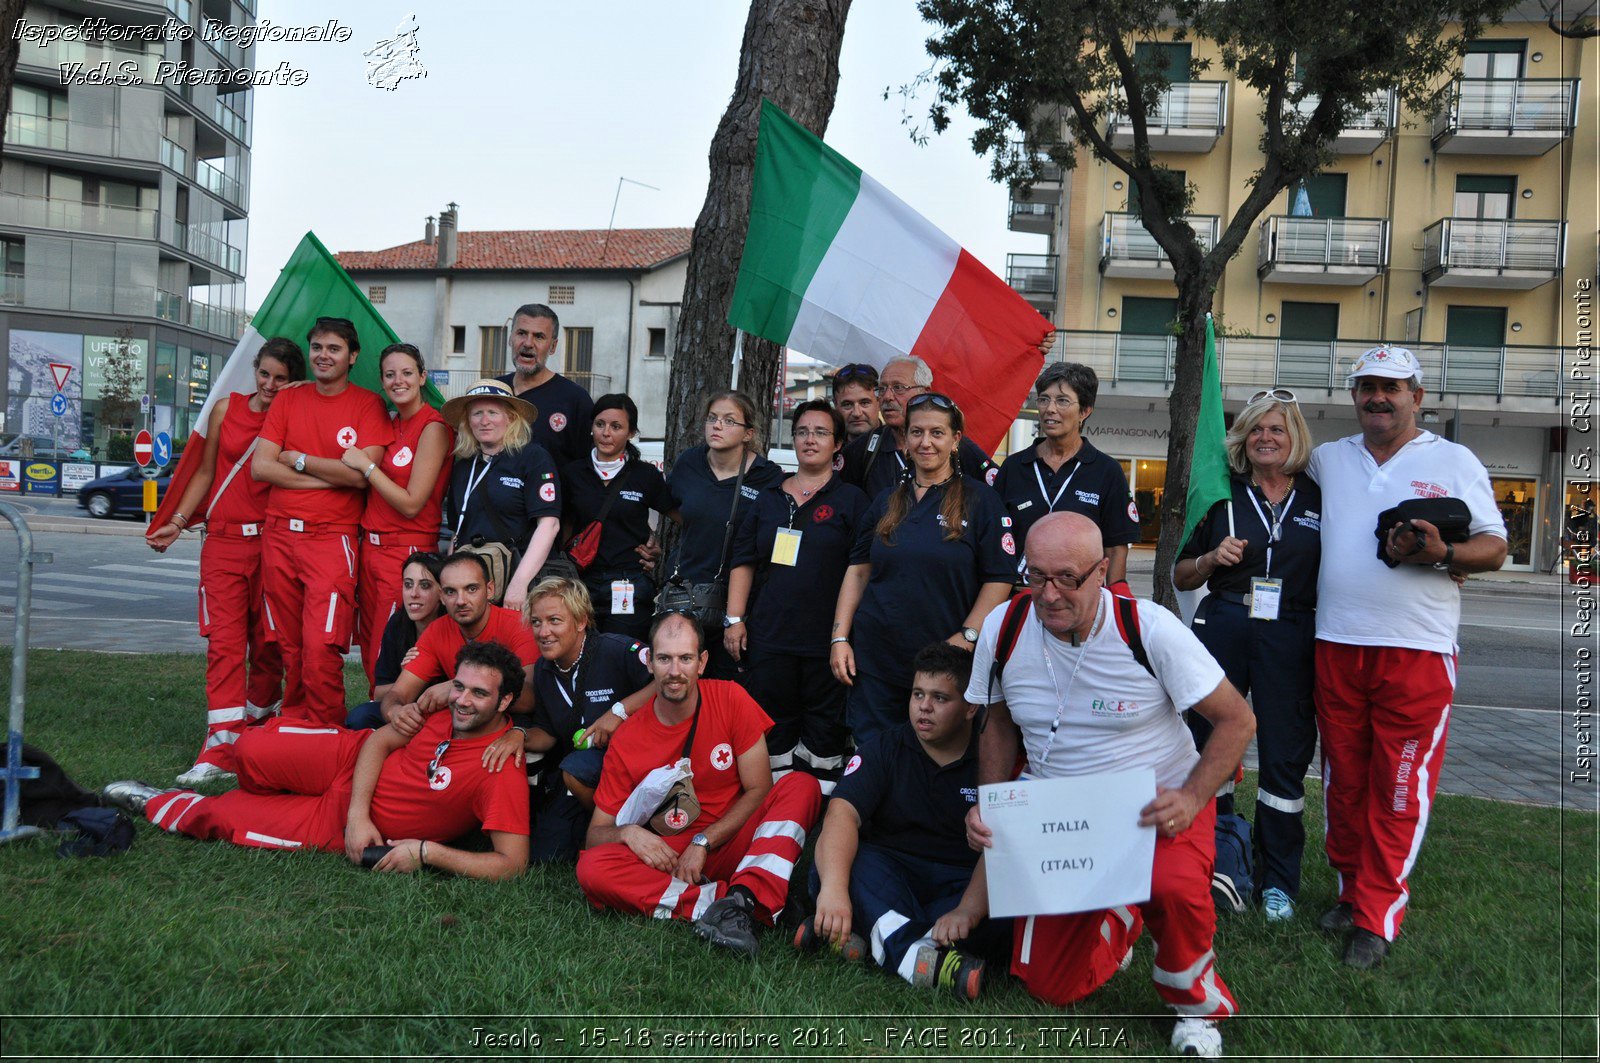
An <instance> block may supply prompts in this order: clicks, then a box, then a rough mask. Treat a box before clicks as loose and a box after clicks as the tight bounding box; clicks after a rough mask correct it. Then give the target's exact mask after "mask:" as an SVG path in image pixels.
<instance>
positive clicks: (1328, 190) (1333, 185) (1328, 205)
mask: <svg viewBox="0 0 1600 1063" xmlns="http://www.w3.org/2000/svg"><path fill="white" fill-rule="evenodd" d="M1349 180H1350V175H1349V174H1343V173H1319V174H1315V175H1314V176H1311V177H1308V178H1306V181H1305V185H1306V199H1307V200H1309V201H1310V203H1311V215H1312V217H1315V218H1342V217H1344V200H1345V188H1346V186H1347V185H1348V183H1349ZM1298 198H1299V196H1298V194H1297V193H1296V192H1295V191H1294V190H1292V189H1291V190H1290V192H1289V213H1290V214H1293V213H1294V212H1295V211H1294V204H1295V200H1296V199H1298Z"/></svg>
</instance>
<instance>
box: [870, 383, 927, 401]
mask: <svg viewBox="0 0 1600 1063" xmlns="http://www.w3.org/2000/svg"><path fill="white" fill-rule="evenodd" d="M924 390H926V389H925V388H924V387H923V386H922V385H921V384H885V385H883V386H882V387H878V388H873V389H872V391H873V394H875V395H877V396H878V398H880V399H881V398H883V397H884V396H885V395H888V394H891V393H892V394H893V395H894V397H895V398H897V399H898V398H900V397H902V396H903V395H905V393H906V392H908V391H924Z"/></svg>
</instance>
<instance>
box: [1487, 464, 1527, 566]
mask: <svg viewBox="0 0 1600 1063" xmlns="http://www.w3.org/2000/svg"><path fill="white" fill-rule="evenodd" d="M1490 483H1491V484H1492V485H1493V487H1494V500H1495V504H1496V505H1498V506H1499V507H1500V519H1501V520H1503V521H1505V522H1506V564H1508V565H1528V564H1532V563H1533V521H1534V514H1535V513H1536V512H1537V509H1538V506H1537V502H1538V489H1539V485H1538V483H1536V482H1535V481H1533V480H1513V479H1508V478H1502V477H1498V476H1496V477H1491V478H1490Z"/></svg>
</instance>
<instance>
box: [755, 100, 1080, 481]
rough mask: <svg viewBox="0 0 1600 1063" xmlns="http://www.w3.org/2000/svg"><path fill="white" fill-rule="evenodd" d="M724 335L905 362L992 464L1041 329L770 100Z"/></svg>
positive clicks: (978, 268) (1000, 287)
mask: <svg viewBox="0 0 1600 1063" xmlns="http://www.w3.org/2000/svg"><path fill="white" fill-rule="evenodd" d="M728 323H729V324H731V325H733V326H734V327H735V328H738V329H743V330H744V331H745V332H749V333H753V334H754V335H757V336H762V337H765V338H766V339H769V340H772V341H773V342H774V343H781V344H783V345H784V346H786V347H789V348H791V349H793V350H796V351H799V352H800V353H802V354H806V355H809V356H811V357H812V358H816V359H819V360H821V361H824V362H828V363H831V364H833V365H844V364H846V363H848V362H867V363H870V364H872V365H876V366H880V367H881V366H882V365H883V364H884V363H885V362H887V361H888V360H889V359H890V358H892V357H894V356H895V355H897V354H914V355H916V356H917V357H919V358H922V359H923V360H925V361H926V362H927V363H928V364H929V365H930V366H932V368H933V374H934V385H935V387H936V388H937V389H938V390H940V391H943V392H946V393H947V394H949V395H950V396H951V397H952V398H954V399H955V400H956V402H957V403H959V404H960V406H961V410H962V413H963V414H964V415H965V417H966V423H967V434H968V435H969V436H971V437H972V438H973V439H974V440H975V441H976V442H977V443H978V444H979V445H980V446H982V447H984V448H985V449H987V450H993V449H994V448H995V447H996V446H997V445H998V444H999V443H1000V441H1001V439H1002V438H1004V436H1005V434H1006V431H1007V430H1008V429H1009V428H1010V427H1011V422H1012V421H1013V420H1015V419H1016V416H1017V413H1018V411H1019V410H1021V409H1022V404H1023V402H1024V400H1025V399H1026V398H1027V394H1028V389H1029V388H1031V387H1032V386H1033V382H1034V380H1035V379H1037V378H1038V375H1039V370H1040V369H1041V368H1043V366H1044V354H1043V353H1042V352H1041V351H1040V350H1039V343H1040V342H1041V341H1042V340H1043V339H1044V337H1045V336H1046V335H1048V334H1049V333H1050V331H1051V328H1052V326H1051V324H1050V322H1049V321H1047V320H1045V318H1044V317H1043V316H1041V315H1040V314H1039V312H1038V311H1037V310H1035V309H1033V307H1031V306H1029V305H1028V303H1027V302H1026V301H1025V300H1024V299H1023V298H1022V296H1020V295H1018V294H1017V293H1016V292H1015V291H1013V290H1012V289H1011V288H1010V286H1008V285H1007V284H1006V283H1005V282H1004V281H1002V280H1001V279H1000V278H999V277H996V276H995V275H994V274H993V273H991V272H990V271H989V270H988V269H987V268H985V267H984V265H983V264H982V263H980V262H979V261H978V260H977V259H976V258H974V257H972V255H970V254H968V253H967V252H966V251H965V250H963V249H962V247H961V245H959V244H957V243H956V242H955V241H954V240H952V239H951V238H950V237H948V236H946V235H945V234H944V233H943V232H941V231H939V230H938V229H937V228H935V227H934V226H933V225H932V224H931V223H930V222H929V221H928V220H927V219H926V218H923V217H922V216H921V215H920V214H918V213H917V212H916V211H914V210H912V209H911V208H910V207H908V206H907V205H906V204H905V203H904V202H902V201H901V200H900V199H899V198H897V197H896V196H895V195H894V194H893V193H892V192H890V191H889V190H888V189H887V188H885V187H883V185H881V184H879V183H878V182H877V181H874V180H873V179H872V178H871V177H870V176H868V175H867V174H864V173H862V172H861V170H860V168H859V167H857V166H855V165H854V164H853V163H851V162H850V160H848V159H846V158H845V157H844V156H842V155H840V154H839V153H838V152H836V151H834V150H833V149H831V148H829V147H828V146H827V145H825V144H824V143H823V142H822V141H821V140H819V139H818V138H817V137H816V136H814V135H812V133H811V132H810V131H809V130H807V129H806V128H805V127H804V126H802V125H800V123H798V122H796V121H795V120H794V119H792V118H790V117H789V116H788V115H787V114H784V113H783V111H782V110H780V109H779V108H778V107H777V105H776V104H774V103H772V101H770V100H763V101H762V104H761V134H760V138H759V140H758V142H757V146H756V169H755V184H754V187H753V188H752V190H751V195H750V231H749V235H748V236H747V237H746V238H745V246H744V256H743V258H742V260H741V261H740V264H739V279H738V283H737V285H736V287H735V288H734V292H733V303H732V306H731V307H730V308H729V311H728Z"/></svg>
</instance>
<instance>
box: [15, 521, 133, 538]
mask: <svg viewBox="0 0 1600 1063" xmlns="http://www.w3.org/2000/svg"><path fill="white" fill-rule="evenodd" d="M90 520H93V518H89V519H88V520H83V521H71V522H68V521H64V520H61V519H60V518H57V519H56V520H40V521H33V520H30V521H28V530H29V531H31V532H33V533H35V534H37V533H39V532H53V533H60V532H67V533H71V534H77V535H124V536H139V537H141V538H142V537H143V536H144V529H145V526H144V525H143V524H133V523H130V522H128V521H113V520H94V522H93V523H90Z"/></svg>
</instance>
